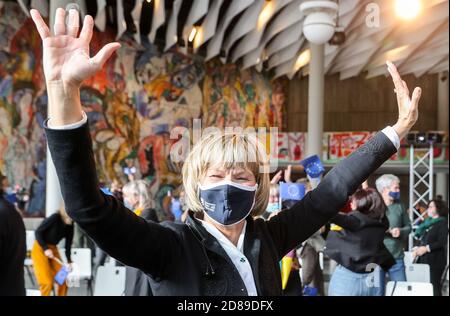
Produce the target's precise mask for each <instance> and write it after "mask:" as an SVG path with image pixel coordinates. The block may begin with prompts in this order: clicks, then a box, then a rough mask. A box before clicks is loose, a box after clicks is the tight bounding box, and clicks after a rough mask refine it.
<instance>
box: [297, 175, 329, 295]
mask: <svg viewBox="0 0 450 316" xmlns="http://www.w3.org/2000/svg"><path fill="white" fill-rule="evenodd" d="M296 182H297V183H301V184H303V185H304V186H305V188H306V190H305V192H306V193H308V192H310V191H311V190H312V186H311V183H310V182H309V181H308V179H307V178H301V179H298V180H297V181H296ZM324 228H325V227H322V228H321V229H320V230H318V231H317V232H315V233H314V234H313V235H312V236H311V237H309V238H308V240H306V241H305V242H304V243H303V244H302V247H301V248H300V249H299V251H298V252H297V253H298V256H299V258H300V259H301V265H302V275H301V278H302V281H303V285H304V286H307V287H310V288H315V289H317V295H319V296H323V295H325V291H324V283H323V272H322V269H321V267H320V260H319V252H321V251H323V248H324V247H325V239H323V237H322V236H321V232H322V231H323V230H324Z"/></svg>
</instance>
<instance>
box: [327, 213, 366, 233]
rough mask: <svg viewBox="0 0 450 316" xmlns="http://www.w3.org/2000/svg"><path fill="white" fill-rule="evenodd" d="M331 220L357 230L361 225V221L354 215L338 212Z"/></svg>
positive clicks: (346, 227) (345, 227) (343, 226)
mask: <svg viewBox="0 0 450 316" xmlns="http://www.w3.org/2000/svg"><path fill="white" fill-rule="evenodd" d="M331 222H332V223H334V224H336V225H339V226H341V227H342V228H344V229H348V230H357V229H358V228H359V227H361V221H360V220H359V219H358V218H356V217H355V216H352V215H344V214H337V215H336V216H335V217H333V219H332V220H331Z"/></svg>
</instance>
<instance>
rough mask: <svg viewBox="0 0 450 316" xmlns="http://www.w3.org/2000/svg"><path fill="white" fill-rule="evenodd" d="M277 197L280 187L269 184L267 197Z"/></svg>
mask: <svg viewBox="0 0 450 316" xmlns="http://www.w3.org/2000/svg"><path fill="white" fill-rule="evenodd" d="M279 195H280V186H279V185H278V184H276V183H271V184H270V192H269V196H279Z"/></svg>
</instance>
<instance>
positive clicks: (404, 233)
mask: <svg viewBox="0 0 450 316" xmlns="http://www.w3.org/2000/svg"><path fill="white" fill-rule="evenodd" d="M402 224H403V226H402V227H400V238H402V239H406V238H408V236H409V234H410V233H411V229H412V227H411V221H410V219H409V216H408V213H407V212H406V210H405V207H404V206H403V204H402Z"/></svg>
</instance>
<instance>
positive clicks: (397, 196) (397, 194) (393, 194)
mask: <svg viewBox="0 0 450 316" xmlns="http://www.w3.org/2000/svg"><path fill="white" fill-rule="evenodd" d="M389 196H390V197H391V198H393V199H394V201H398V200H400V192H392V191H391V192H389Z"/></svg>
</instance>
